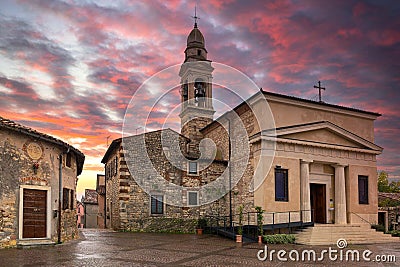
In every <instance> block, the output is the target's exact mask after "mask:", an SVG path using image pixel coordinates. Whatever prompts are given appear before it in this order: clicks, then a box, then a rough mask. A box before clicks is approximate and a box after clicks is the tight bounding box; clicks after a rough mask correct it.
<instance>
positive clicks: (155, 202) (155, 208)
mask: <svg viewBox="0 0 400 267" xmlns="http://www.w3.org/2000/svg"><path fill="white" fill-rule="evenodd" d="M163 213H164V204H163V196H162V195H153V196H151V214H163Z"/></svg>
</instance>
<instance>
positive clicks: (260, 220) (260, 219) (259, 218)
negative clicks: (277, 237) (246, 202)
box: [255, 206, 264, 236]
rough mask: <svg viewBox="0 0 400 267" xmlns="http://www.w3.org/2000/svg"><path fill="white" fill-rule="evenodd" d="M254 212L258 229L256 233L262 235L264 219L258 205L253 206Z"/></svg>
mask: <svg viewBox="0 0 400 267" xmlns="http://www.w3.org/2000/svg"><path fill="white" fill-rule="evenodd" d="M255 209H256V212H257V229H258V235H261V236H262V235H263V232H264V231H263V220H264V215H263V213H264V211H263V209H262V208H261V207H260V206H257V207H255Z"/></svg>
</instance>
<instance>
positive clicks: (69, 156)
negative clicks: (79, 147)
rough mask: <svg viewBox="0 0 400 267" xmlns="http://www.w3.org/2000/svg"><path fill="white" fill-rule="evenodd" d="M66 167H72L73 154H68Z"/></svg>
mask: <svg viewBox="0 0 400 267" xmlns="http://www.w3.org/2000/svg"><path fill="white" fill-rule="evenodd" d="M65 166H67V167H70V168H71V166H72V155H71V153H67V156H66V158H65Z"/></svg>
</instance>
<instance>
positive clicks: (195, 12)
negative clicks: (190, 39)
mask: <svg viewBox="0 0 400 267" xmlns="http://www.w3.org/2000/svg"><path fill="white" fill-rule="evenodd" d="M192 18H193V19H194V28H197V20H199V19H200V18H199V17H198V16H197V5H195V6H194V16H192Z"/></svg>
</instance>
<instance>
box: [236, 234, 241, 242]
mask: <svg viewBox="0 0 400 267" xmlns="http://www.w3.org/2000/svg"><path fill="white" fill-rule="evenodd" d="M236 243H242V235H236Z"/></svg>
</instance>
